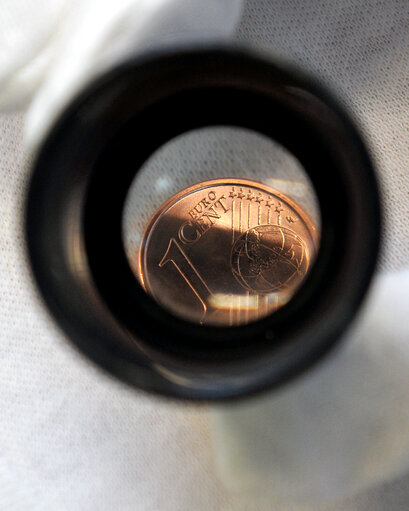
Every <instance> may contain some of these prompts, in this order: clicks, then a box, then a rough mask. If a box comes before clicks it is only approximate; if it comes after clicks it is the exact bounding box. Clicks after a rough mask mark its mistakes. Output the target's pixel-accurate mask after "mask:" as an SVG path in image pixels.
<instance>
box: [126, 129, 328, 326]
mask: <svg viewBox="0 0 409 511" xmlns="http://www.w3.org/2000/svg"><path fill="white" fill-rule="evenodd" d="M199 180H200V181H199ZM189 185H190V186H189ZM320 224H321V218H320V212H319V207H318V200H317V197H316V194H315V192H314V188H313V186H312V183H311V181H310V179H309V178H308V175H307V174H306V172H305V170H304V169H303V167H302V165H301V164H300V162H299V161H298V160H297V158H295V157H294V156H293V155H292V154H291V153H289V152H288V151H287V150H286V149H285V148H284V147H283V146H281V145H280V144H278V143H276V142H274V141H272V140H270V139H268V138H267V137H265V136H263V135H261V134H257V133H255V132H253V131H250V130H246V129H239V128H235V127H213V128H211V127H208V128H203V129H200V130H195V131H193V132H189V133H186V134H184V135H181V136H179V137H176V138H175V139H173V140H172V141H170V142H168V143H167V144H165V145H164V146H162V147H161V148H160V149H159V150H158V151H157V152H156V153H155V154H154V155H153V156H152V157H151V158H149V160H148V161H147V162H146V163H145V164H144V165H143V167H142V168H141V169H140V171H139V172H138V173H137V174H136V177H135V179H134V180H133V182H132V184H131V186H130V189H129V191H128V193H127V198H126V201H125V206H124V213H123V221H122V237H123V242H124V247H125V252H126V256H127V259H128V262H129V264H130V267H131V269H132V271H133V273H134V275H135V277H136V278H137V279H138V281H139V283H140V284H141V285H142V286H143V288H144V289H145V291H146V292H147V293H149V294H150V295H151V296H152V297H153V298H154V299H155V300H156V302H157V303H158V304H160V305H161V306H163V307H165V308H166V309H167V310H169V311H170V312H171V313H172V314H174V315H176V316H179V317H181V318H183V319H185V320H187V321H191V322H194V323H197V324H200V325H203V326H206V325H207V326H209V325H219V326H233V325H242V324H247V323H249V322H252V321H256V320H258V319H261V318H263V317H266V316H267V315H269V314H272V313H274V312H275V311H276V310H278V309H279V308H280V307H282V306H283V305H285V304H286V303H287V302H288V301H289V300H290V299H291V298H292V296H293V295H294V293H295V292H296V291H297V289H298V288H299V286H300V285H301V284H302V282H303V280H304V278H305V277H306V275H307V273H308V271H309V269H310V268H311V266H312V264H313V263H314V259H315V257H316V254H317V252H318V248H319V237H320Z"/></svg>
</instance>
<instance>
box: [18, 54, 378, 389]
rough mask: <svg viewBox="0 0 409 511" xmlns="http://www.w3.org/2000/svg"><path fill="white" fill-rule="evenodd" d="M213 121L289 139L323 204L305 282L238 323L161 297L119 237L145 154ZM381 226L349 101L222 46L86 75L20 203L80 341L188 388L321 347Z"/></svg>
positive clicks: (280, 378) (61, 311)
mask: <svg viewBox="0 0 409 511" xmlns="http://www.w3.org/2000/svg"><path fill="white" fill-rule="evenodd" d="M217 125H230V126H240V127H244V128H248V129H251V130H254V131H256V132H260V133H262V134H264V135H267V136H268V137H270V138H272V139H274V140H275V141H277V142H279V143H280V144H282V145H283V146H285V147H286V148H287V149H288V150H289V151H290V152H291V153H293V154H294V155H295V156H296V157H297V158H298V159H299V160H300V162H301V163H302V165H303V166H304V169H305V170H306V172H307V173H308V175H309V177H310V179H311V180H312V182H313V185H314V187H315V191H316V194H317V197H318V200H319V203H320V208H321V217H322V233H321V246H320V250H319V253H318V256H317V259H316V262H315V264H314V266H313V268H312V269H311V271H310V273H309V275H308V277H307V279H306V281H305V284H303V286H302V287H301V289H300V290H299V291H298V292H297V294H296V295H295V296H294V297H293V299H292V300H291V301H290V302H289V303H288V304H287V305H286V306H284V307H283V308H282V309H280V310H279V311H278V312H276V313H275V314H273V315H271V316H268V317H267V318H264V319H262V320H260V321H258V322H256V323H252V324H249V325H246V326H240V327H201V326H199V325H196V324H193V323H189V322H187V321H183V320H181V319H178V318H175V317H174V316H172V315H171V314H170V313H169V312H167V311H165V310H164V309H162V308H161V307H160V306H159V305H158V304H156V303H155V302H154V301H153V300H152V299H150V298H149V297H148V296H147V295H146V294H145V292H144V291H143V290H142V288H141V287H140V286H139V284H138V282H137V280H136V278H135V277H134V275H133V274H132V271H131V269H130V267H129V265H128V262H127V258H126V256H125V252H124V248H123V244H122V238H121V222H122V210H123V205H124V201H125V198H126V193H127V191H128V189H129V186H130V184H131V182H132V180H133V178H134V176H135V174H136V172H137V171H138V169H139V168H140V167H141V165H142V164H143V163H144V162H145V161H146V159H147V158H149V156H151V155H152V153H154V152H155V150H156V149H158V148H159V147H160V146H161V145H163V144H164V143H166V142H167V141H169V140H170V139H171V138H173V137H175V136H177V135H179V134H181V133H184V132H186V131H189V130H193V129H197V128H202V127H205V126H217ZM379 233H380V210H379V196H378V189H377V184H376V179H375V176H374V171H373V168H372V165H371V162H370V160H369V158H368V155H367V152H366V150H365V147H364V145H363V143H362V141H361V138H360V136H359V135H358V133H357V131H356V129H355V128H354V126H353V124H352V123H351V121H350V120H349V119H348V117H347V116H346V115H345V113H344V112H343V110H342V109H341V108H340V107H339V106H338V105H337V103H336V102H335V101H334V100H333V99H332V98H331V97H330V96H329V95H328V93H327V92H324V91H323V90H321V89H320V88H319V87H317V86H316V84H314V83H313V82H312V81H310V80H309V79H306V78H305V77H304V76H301V75H300V74H299V73H298V72H294V71H293V70H288V69H286V68H285V67H283V66H282V65H281V64H277V63H274V62H272V61H271V60H269V59H268V58H266V57H265V56H261V55H259V54H257V53H254V52H251V51H249V50H243V49H238V48H227V47H211V48H206V49H203V48H202V49H190V50H186V49H183V50H180V49H179V50H177V51H174V52H157V53H154V54H151V55H149V56H147V57H145V58H135V59H133V60H132V59H131V60H129V61H128V62H126V63H124V64H122V65H120V66H119V67H118V68H116V69H115V70H113V71H111V72H109V73H108V74H106V75H105V76H104V77H102V78H100V79H99V80H97V81H96V82H95V83H94V84H92V85H91V86H90V87H88V88H87V89H86V90H85V91H84V92H83V93H82V94H81V95H80V96H79V97H78V98H77V99H76V100H75V101H74V102H73V103H71V105H70V106H69V107H68V108H67V110H66V111H65V112H64V114H63V115H62V116H61V118H60V119H59V121H58V122H57V123H56V124H55V125H54V127H53V129H52V130H51V131H50V133H49V135H48V138H47V139H46V141H45V143H44V144H43V146H42V148H41V150H40V151H39V153H38V157H37V159H36V162H35V166H34V170H33V174H32V178H31V183H30V187H29V193H28V197H27V208H26V237H27V245H28V251H29V256H30V261H31V265H32V268H33V271H34V275H35V277H36V280H37V282H38V284H39V287H40V289H41V291H42V294H43V296H44V298H45V301H46V303H47V305H48V307H49V309H50V310H51V312H52V313H53V315H54V317H55V318H56V319H57V321H58V323H59V324H60V325H61V326H62V328H63V329H64V330H65V332H66V333H67V334H68V335H69V337H70V338H71V339H72V341H73V342H74V343H75V344H76V345H77V346H78V347H79V348H80V349H81V350H82V351H83V352H85V353H86V354H87V355H88V356H90V357H91V358H92V359H93V360H94V361H95V362H97V363H98V364H99V365H101V366H102V367H104V368H105V369H107V370H108V371H110V372H111V373H113V374H115V375H116V376H118V377H119V378H121V379H123V380H124V381H126V382H128V383H131V384H133V385H135V386H137V387H139V388H142V389H145V390H152V391H155V392H159V393H161V394H166V395H172V396H175V397H181V398H190V399H219V398H227V397H234V396H240V395H244V394H249V393H253V392H256V391H259V390H262V389H264V388H270V387H272V386H274V385H277V384H280V383H282V382H284V381H286V380H287V379H288V378H290V377H293V376H295V375H297V374H298V373H300V372H301V371H302V370H304V369H306V368H308V367H309V366H311V364H312V363H314V362H316V361H317V360H319V359H320V358H321V357H322V355H324V354H325V353H326V352H327V351H328V350H329V349H330V348H331V347H332V346H334V345H335V344H336V342H337V341H338V340H339V339H340V336H341V334H342V333H343V332H344V330H345V329H346V327H347V326H348V325H349V323H350V322H351V320H352V319H353V317H354V315H355V313H356V312H357V310H358V307H359V305H360V303H361V301H362V299H363V297H364V294H365V291H366V290H367V287H368V285H369V282H370V278H371V276H372V274H373V271H374V268H375V264H376V259H377V254H378V248H379Z"/></svg>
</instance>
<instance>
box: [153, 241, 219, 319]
mask: <svg viewBox="0 0 409 511" xmlns="http://www.w3.org/2000/svg"><path fill="white" fill-rule="evenodd" d="M166 263H173V264H174V266H175V268H176V269H177V270H178V272H179V273H180V274H181V275H182V277H183V278H184V279H185V281H186V283H187V284H188V286H189V287H190V288H191V290H192V291H193V292H194V293H195V295H196V296H197V298H198V299H199V300H200V302H201V304H202V306H203V317H202V321H203V319H204V317H205V315H206V311H207V303H208V302H209V297H210V295H211V294H212V292H211V291H210V289H209V288H208V286H207V284H206V282H205V281H204V280H203V278H202V277H201V276H200V274H199V272H198V271H197V270H196V268H195V267H194V266H193V264H192V262H191V261H190V260H189V258H188V257H187V255H186V254H185V252H184V251H183V249H182V248H181V247H180V245H179V244H178V242H177V241H176V240H175V238H171V239H170V241H169V245H168V248H167V250H166V252H165V255H164V256H163V257H162V260H161V261H160V263H159V267H160V268H162V267H163V266H164V265H165V264H166Z"/></svg>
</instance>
